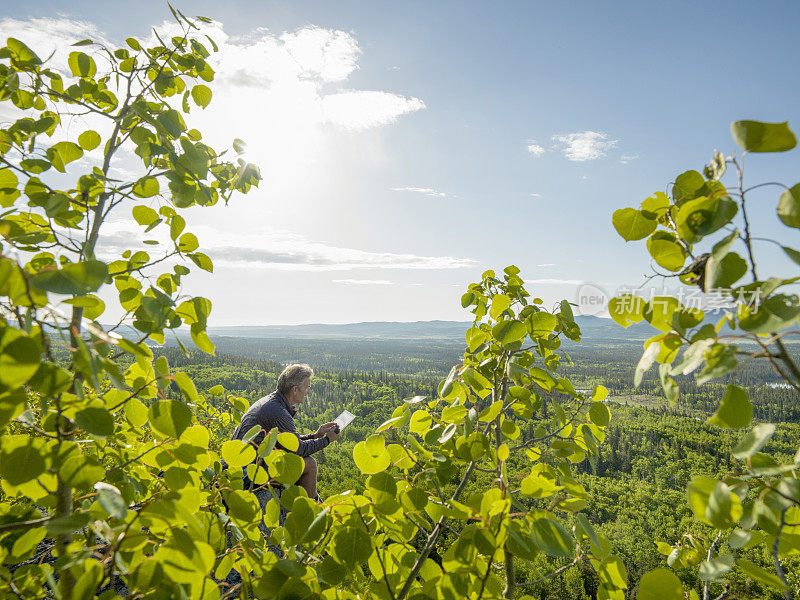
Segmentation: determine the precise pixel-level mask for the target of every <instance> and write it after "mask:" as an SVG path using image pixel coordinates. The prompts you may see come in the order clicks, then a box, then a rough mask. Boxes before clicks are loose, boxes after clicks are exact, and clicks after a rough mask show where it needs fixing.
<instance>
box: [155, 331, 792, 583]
mask: <svg viewBox="0 0 800 600" xmlns="http://www.w3.org/2000/svg"><path fill="white" fill-rule="evenodd" d="M215 341H217V340H216V339H215ZM217 347H218V348H220V347H227V348H234V347H238V348H239V349H240V350H241V349H245V350H246V352H247V354H248V355H249V356H235V355H229V354H222V353H218V354H217V355H216V356H209V355H205V354H202V353H198V352H194V353H192V354H191V355H189V356H185V355H183V354H182V353H181V352H180V351H179V350H178V349H177V348H176V347H173V348H166V349H164V350H161V351H158V352H157V354H163V355H164V356H166V357H167V358H168V360H169V362H170V364H172V365H175V366H176V367H177V368H180V370H182V371H185V372H186V373H188V374H189V375H190V376H191V378H192V379H193V381H194V382H195V384H196V385H197V387H198V390H199V391H200V392H201V393H206V394H208V390H210V389H212V388H216V389H215V393H216V395H214V396H212V395H211V394H208V395H209V397H210V398H212V399H213V402H215V403H217V404H219V405H223V404H224V402H225V398H226V397H227V396H228V395H232V396H238V397H242V398H245V399H247V400H248V402H250V403H252V402H253V401H255V400H257V399H258V398H260V397H262V396H265V395H267V394H269V393H270V392H272V391H273V390H274V389H275V382H276V379H277V375H278V374H279V373H280V371H281V370H282V368H283V365H284V364H286V362H287V361H289V360H292V361H300V362H309V363H311V364H312V365H314V368H315V371H316V375H315V378H314V380H313V386H312V392H311V397H310V399H309V400H308V401H307V403H306V404H304V405H303V406H302V408H301V409H300V411H299V413H298V417H297V422H298V427H300V428H302V430H303V431H305V432H312V431H314V430H315V429H316V427H317V425H319V424H320V423H324V422H326V421H331V420H333V419H334V418H335V417H336V416H337V415H338V414H339V413H340V412H341V411H342V410H345V409H346V410H349V411H351V412H352V413H353V414H355V415H356V416H357V420H356V421H355V422H354V423H353V424H352V425H350V426H349V427H348V428H347V429H346V433H345V435H344V436H343V437H342V438H341V439H340V440H339V441H338V442H336V443H334V444H332V445H331V446H329V447H328V448H326V449H325V450H323V451H322V452H321V453H320V454H319V455H318V456H319V458H318V462H319V464H320V473H319V482H320V492H321V494H322V495H323V496H331V495H334V494H339V493H341V492H344V491H346V490H355V491H356V492H358V493H363V492H364V488H365V484H364V481H363V478H362V475H361V472H360V471H359V469H358V468H357V466H356V464H355V462H354V461H353V458H352V456H353V447H354V446H355V444H356V443H357V442H359V441H362V440H364V439H366V437H368V436H369V435H370V434H371V433H372V432H373V431H375V429H376V428H377V427H378V426H379V425H380V424H381V423H383V422H384V421H386V420H387V419H389V418H390V417H391V415H392V412H393V411H394V409H395V407H397V406H398V405H400V404H401V403H402V401H403V400H404V399H406V398H410V397H414V396H428V397H432V396H433V395H435V394H436V389H437V385H438V383H439V381H440V380H441V378H442V377H444V376H445V375H446V371H447V370H449V367H447V368H445V363H443V364H442V366H441V367H440V368H439V370H438V372H434V373H433V375H430V374H429V372H428V370H429V369H430V366H429V365H430V363H431V361H426V360H425V359H426V358H427V357H430V356H431V355H432V354H434V353H438V354H440V355H441V354H442V353H447V354H450V355H453V356H457V355H458V354H459V353H460V351H463V348H460V347H459V346H458V345H457V344H454V343H453V342H447V341H441V342H436V343H431V342H427V343H426V342H420V343H418V344H409V343H407V342H404V341H398V340H383V341H379V340H375V341H369V342H364V341H361V340H338V341H336V342H331V341H329V340H328V341H326V340H291V339H289V340H257V339H249V340H245V339H243V338H239V339H233V338H230V339H225V340H223V341H221V342H220V341H217ZM640 348H641V345H640V344H637V343H633V342H624V341H621V342H619V343H616V344H614V343H604V344H598V345H597V346H596V347H592V346H587V347H577V346H576V347H575V348H572V349H571V350H570V355H571V357H572V359H573V361H574V362H575V364H574V365H572V366H570V367H567V369H566V371H567V372H569V373H570V375H571V377H572V380H573V382H574V383H575V385H576V387H581V388H591V387H593V386H595V385H603V386H605V387H606V388H608V390H609V392H610V396H609V397H608V398H607V400H606V402H607V403H609V408H610V411H611V415H612V416H611V423H610V425H609V427H608V429H607V432H606V438H605V440H604V442H603V445H602V446H601V449H600V450H601V451H600V454H599V455H598V456H597V458H596V459H595V460H594V461H590V460H588V459H586V460H584V461H583V462H581V463H579V464H578V465H577V466H576V469H575V471H576V479H577V480H578V481H580V483H581V484H582V485H583V486H584V487H585V489H586V491H587V494H588V495H587V498H586V501H587V506H586V508H585V512H586V514H587V515H588V517H589V519H590V520H591V522H592V523H593V524H594V525H595V527H596V528H597V530H598V531H600V532H602V533H603V534H604V535H606V536H607V537H608V538H609V539H610V540H612V541H613V546H614V550H615V551H616V552H617V553H618V555H619V556H620V557H621V558H622V560H623V562H624V564H625V568H626V570H627V574H628V578H629V581H630V582H631V584H632V583H633V582H635V581H637V580H638V579H639V578H641V576H642V575H643V574H645V573H646V572H648V571H650V570H652V569H654V568H656V567H658V566H660V565H663V564H665V563H666V561H667V558H668V556H669V554H670V553H671V552H672V547H674V546H676V545H679V544H680V543H681V542H682V540H684V539H686V538H683V537H682V536H684V535H685V532H686V531H687V530H691V531H692V534H693V535H699V536H708V535H710V533H711V528H710V527H703V526H702V525H699V524H698V523H697V522H696V521H693V517H692V511H691V509H690V508H689V506H688V505H687V503H686V487H687V485H688V483H689V481H691V479H692V478H694V477H695V476H697V475H703V476H708V477H721V476H723V475H725V474H727V473H729V472H731V471H732V470H735V469H736V464H735V463H736V461H735V459H733V458H732V457H731V450H732V448H733V446H734V445H735V444H736V442H737V440H738V437H739V435H738V434H736V433H734V432H730V431H725V430H720V429H719V428H718V427H715V426H713V425H710V424H708V423H707V422H706V420H707V418H708V417H709V416H710V415H711V413H713V411H714V410H715V408H716V405H717V404H718V402H719V398H720V397H721V395H722V394H723V393H724V386H721V385H714V384H708V385H705V386H699V387H698V386H697V385H696V384H694V385H691V384H693V383H694V382H693V380H691V379H688V378H687V381H686V383H685V385H683V386H682V395H681V397H680V399H679V401H678V402H677V403H676V404H675V405H670V403H669V402H668V401H667V400H666V398H665V397H664V395H663V393H662V391H661V389H660V386H659V384H658V382H657V381H652V380H651V379H652V378H651V379H648V380H645V381H644V383H643V384H642V385H641V386H640V387H639V388H638V389H637V388H635V387H634V386H633V374H634V370H635V367H636V362H637V361H638V358H639V356H638V355H639V354H640V352H641V351H640ZM322 349H324V350H322ZM323 352H324V354H323ZM264 355H269V356H270V357H271V359H272V360H264V359H259V358H254V357H258V356H264ZM388 357H391V362H389V359H388ZM314 359H316V361H315V360H314ZM320 363H321V366H320V367H317V366H316V365H317V364H320ZM344 364H346V365H348V367H349V368H348V369H342V368H341V366H342V365H344ZM414 364H422V365H425V370H424V371H422V372H419V373H415V372H413V370H412V368H411V365H414ZM433 364H434V365H435V364H437V363H436V362H433ZM392 366H395V367H396V368H397V369H398V370H399V371H400V372H401V373H400V374H398V373H392V372H391V370H387V369H391V367H392ZM331 367H337V368H331ZM772 378H773V372H772V370H771V368H770V367H769V365H764V364H760V365H757V366H752V367H751V368H749V369H747V370H745V371H743V372H742V373H740V374H739V375H738V377H737V379H738V380H739V381H740V382H741V383H742V385H745V386H746V387H747V388H748V392H749V395H750V398H752V401H753V405H754V414H755V415H756V417H757V418H758V419H759V420H763V421H769V422H773V423H776V424H778V428H777V431H776V433H775V434H774V436H773V437H772V438H771V440H770V442H769V444H768V445H767V446H766V447H765V448H764V450H765V452H767V453H769V454H772V455H774V456H775V457H776V459H777V460H779V461H780V460H791V459H792V457H793V456H794V454H795V452H796V451H797V448H798V445H800V424H798V415H800V401H798V399H797V394H796V393H795V392H794V391H793V390H790V389H786V388H783V387H772V386H769V385H767V384H765V383H763V382H764V381H765V380H770V379H772ZM216 386H221V388H222V389H220V388H218V387H216ZM223 390H224V391H223ZM234 426H235V423H232V424H231V425H230V426H229V431H230V432H232V431H233V428H234ZM532 429H533V425H532V424H531V425H529V426H528V430H527V431H526V430H525V429H524V428H523V430H522V434H521V437H522V439H525V437H526V435H532ZM524 475H525V472H524V465H523V464H518V465H515V466H513V467H512V468H511V475H510V477H509V479H510V481H512V482H514V483H513V485H515V486H516V487H519V481H520V480H521V479H522V478H523V477H524ZM488 484H489V481H488V480H486V478H483V480H482V479H478V480H477V481H476V484H475V487H476V489H481V488H482V487H486V486H487V485H488ZM452 541H453V540H452V537H444V538H443V539H442V540H440V542H439V543H438V550H439V553H440V554H441V553H443V552H444V550H445V549H446V548H447V547H448V546H449V545H450V544H451V543H452ZM658 542H661V544H668V545H669V546H670V549H669V552H666V553H665V552H664V551H663V549H664V548H665V546H663V545H661V544H659V543H658ZM750 555H751V556H753V558H754V560H762V559H763V557H761V556H760V551H758V550H753V551H751V553H750ZM793 564H794V566H793V567H790V569H789V572H793V571H794V572H796V573H797V575H800V561H794V563H793ZM533 566H534V567H535V568H536V569H537V570H536V571H531V573H530V574H529V575H530V577H528V578H529V579H534V578H536V577H537V576H541V574H544V573H547V572H548V571H552V570H554V568H557V567H558V566H560V565H559V564H557V563H553V562H552V561H545V562H543V563H542V564H539V565H536V564H534V565H533ZM677 572H678V575H679V576H680V577H681V578H682V580H683V581H684V582H685V583H686V584H687V588H688V587H690V586H691V587H696V588H698V589H699V583H700V582H699V580H698V578H697V575H696V573H692V571H691V569H687V568H684V569H680V568H678V569H677ZM793 577H794V576H793ZM792 581H794V579H792ZM742 589H743V590H747V589H748V588H747V587H746V586H744V587H743V588H742ZM750 590H751V593H752V594H753V595H756V594H758V593H760V592H759V591H757V590H758V588H754V587H751V588H750ZM527 593H528V594H530V595H531V596H532V597H534V598H543V599H544V598H552V599H555V598H594V597H596V584H594V583H593V580H592V577H591V576H589V575H588V574H587V573H583V574H582V573H581V572H580V571H574V572H572V571H568V572H566V573H565V574H564V575H563V576H560V577H556V578H553V579H551V580H548V581H543V582H542V583H540V584H538V585H537V586H535V587H532V588H529V590H528V591H527ZM742 593H743V594H746V593H747V592H742Z"/></svg>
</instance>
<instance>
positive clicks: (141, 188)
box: [132, 175, 160, 198]
mask: <svg viewBox="0 0 800 600" xmlns="http://www.w3.org/2000/svg"><path fill="white" fill-rule="evenodd" d="M159 190H160V186H159V183H158V179H156V178H155V177H152V176H150V175H148V176H145V177H142V178H141V179H139V180H138V181H137V182H136V183H135V184H134V186H133V190H132V191H133V195H134V196H138V197H139V198H151V197H153V196H155V195H156V194H158V192H159Z"/></svg>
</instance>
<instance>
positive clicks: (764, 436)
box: [731, 423, 775, 460]
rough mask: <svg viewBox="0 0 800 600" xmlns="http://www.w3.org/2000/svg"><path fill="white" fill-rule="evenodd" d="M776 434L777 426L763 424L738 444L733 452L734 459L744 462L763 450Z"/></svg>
mask: <svg viewBox="0 0 800 600" xmlns="http://www.w3.org/2000/svg"><path fill="white" fill-rule="evenodd" d="M773 433H775V425H773V424H772V423H761V424H759V425H756V426H755V427H753V429H752V430H751V431H750V432H749V433H748V434H747V435H745V436H744V437H743V438H742V439H741V440H740V441H739V443H738V444H736V446H735V447H734V448H733V450H731V455H732V456H733V457H734V458H738V459H740V460H744V459H745V458H748V457H750V456H752V455H753V454H755V453H756V452H758V451H759V450H761V448H763V447H764V444H766V443H767V442H768V441H769V438H771V437H772V434H773Z"/></svg>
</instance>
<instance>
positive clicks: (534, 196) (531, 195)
mask: <svg viewBox="0 0 800 600" xmlns="http://www.w3.org/2000/svg"><path fill="white" fill-rule="evenodd" d="M528 196H530V197H531V198H541V197H542V195H541V194H536V193H533V194H528Z"/></svg>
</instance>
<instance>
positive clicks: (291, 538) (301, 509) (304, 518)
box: [284, 496, 324, 544]
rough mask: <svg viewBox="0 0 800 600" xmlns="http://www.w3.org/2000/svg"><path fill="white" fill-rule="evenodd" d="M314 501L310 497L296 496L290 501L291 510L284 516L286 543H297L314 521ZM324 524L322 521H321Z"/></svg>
mask: <svg viewBox="0 0 800 600" xmlns="http://www.w3.org/2000/svg"><path fill="white" fill-rule="evenodd" d="M313 505H314V501H313V500H311V499H310V498H305V497H303V496H298V497H297V498H295V500H294V502H293V503H292V510H291V512H290V513H289V514H288V516H287V517H286V522H285V524H284V530H285V532H286V534H287V540H286V543H287V544H299V543H300V540H302V539H303V537H304V536H305V535H306V533H307V532H308V530H309V527H310V526H311V523H312V522H313V521H314V517H315V516H316V515H315V514H314V507H313ZM323 524H324V521H323Z"/></svg>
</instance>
